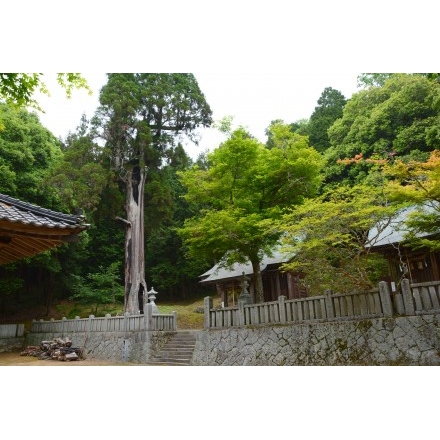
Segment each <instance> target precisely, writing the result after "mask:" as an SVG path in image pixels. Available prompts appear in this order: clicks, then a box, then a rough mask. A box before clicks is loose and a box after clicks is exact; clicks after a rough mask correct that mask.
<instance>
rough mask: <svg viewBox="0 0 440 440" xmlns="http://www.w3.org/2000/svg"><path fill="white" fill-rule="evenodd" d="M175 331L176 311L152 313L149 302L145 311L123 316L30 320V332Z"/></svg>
mask: <svg viewBox="0 0 440 440" xmlns="http://www.w3.org/2000/svg"><path fill="white" fill-rule="evenodd" d="M142 330H144V331H145V330H150V331H161V330H164V331H175V330H177V317H176V312H173V313H171V314H153V313H152V307H151V305H150V304H146V308H145V313H144V314H139V315H129V314H128V313H126V314H124V315H123V316H111V315H105V316H104V317H99V318H97V317H95V316H93V315H90V316H89V317H88V318H79V317H76V318H75V319H67V318H63V319H61V320H53V319H52V320H50V321H43V320H42V319H41V320H40V321H35V320H34V321H32V325H31V333H61V334H64V333H76V332H131V331H142Z"/></svg>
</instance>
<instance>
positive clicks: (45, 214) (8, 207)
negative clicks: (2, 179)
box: [0, 194, 83, 228]
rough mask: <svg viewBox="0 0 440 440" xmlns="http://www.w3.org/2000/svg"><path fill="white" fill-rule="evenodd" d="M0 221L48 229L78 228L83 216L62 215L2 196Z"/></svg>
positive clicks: (0, 200) (0, 195)
mask: <svg viewBox="0 0 440 440" xmlns="http://www.w3.org/2000/svg"><path fill="white" fill-rule="evenodd" d="M0 220H8V221H10V222H17V223H22V224H27V225H34V226H46V227H48V228H55V227H56V228H77V227H78V226H79V225H81V224H82V223H83V218H82V217H81V216H74V215H69V214H62V213H60V212H55V211H51V210H50V209H45V208H41V207H39V206H36V205H31V204H30V203H26V202H22V201H20V200H17V199H14V198H12V197H9V196H6V195H4V194H0Z"/></svg>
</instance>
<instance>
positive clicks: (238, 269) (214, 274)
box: [200, 251, 292, 283]
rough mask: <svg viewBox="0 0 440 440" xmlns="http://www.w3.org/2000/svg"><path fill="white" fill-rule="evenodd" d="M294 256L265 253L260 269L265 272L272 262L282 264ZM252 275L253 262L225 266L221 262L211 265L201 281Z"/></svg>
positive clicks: (275, 252)
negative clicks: (268, 254)
mask: <svg viewBox="0 0 440 440" xmlns="http://www.w3.org/2000/svg"><path fill="white" fill-rule="evenodd" d="M291 258H292V257H291V256H288V255H287V254H283V253H282V252H279V251H274V253H273V256H272V257H269V256H267V255H265V256H264V257H263V259H262V261H261V263H260V271H261V272H263V271H264V270H265V269H266V268H267V266H269V265H271V264H281V263H285V262H287V261H289V260H290V259H291ZM243 272H244V274H245V275H252V274H253V269H252V264H251V263H250V262H248V263H244V264H241V263H234V264H233V265H232V266H231V267H224V266H223V265H222V264H221V263H219V264H216V265H215V266H213V267H211V269H209V270H208V271H206V272H205V273H204V274H202V275H200V278H201V280H200V283H212V282H215V281H219V280H227V279H231V278H239V277H241V276H242V275H243Z"/></svg>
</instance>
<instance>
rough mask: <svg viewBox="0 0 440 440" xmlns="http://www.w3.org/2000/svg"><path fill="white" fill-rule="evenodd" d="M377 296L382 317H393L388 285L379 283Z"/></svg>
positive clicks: (382, 282) (383, 282)
mask: <svg viewBox="0 0 440 440" xmlns="http://www.w3.org/2000/svg"><path fill="white" fill-rule="evenodd" d="M379 295H380V302H381V303H382V312H383V314H384V316H393V306H392V303H391V296H390V290H389V289H388V284H387V283H386V282H385V281H380V282H379Z"/></svg>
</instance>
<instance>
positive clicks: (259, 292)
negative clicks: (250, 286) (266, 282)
mask: <svg viewBox="0 0 440 440" xmlns="http://www.w3.org/2000/svg"><path fill="white" fill-rule="evenodd" d="M251 263H252V270H253V272H254V286H255V302H256V303H262V302H264V293H263V279H262V277H261V271H260V260H258V259H257V260H251Z"/></svg>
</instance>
